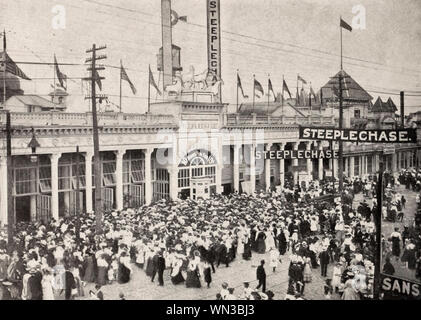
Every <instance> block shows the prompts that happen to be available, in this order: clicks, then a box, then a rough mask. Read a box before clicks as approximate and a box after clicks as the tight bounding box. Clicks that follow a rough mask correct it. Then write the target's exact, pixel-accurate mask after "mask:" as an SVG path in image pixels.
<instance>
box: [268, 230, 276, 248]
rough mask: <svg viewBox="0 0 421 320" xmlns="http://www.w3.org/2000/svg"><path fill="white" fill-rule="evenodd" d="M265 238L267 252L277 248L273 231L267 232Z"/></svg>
mask: <svg viewBox="0 0 421 320" xmlns="http://www.w3.org/2000/svg"><path fill="white" fill-rule="evenodd" d="M265 236H266V239H265V245H266V252H267V251H270V250H272V249H274V248H276V245H275V238H274V237H273V232H272V230H271V229H269V230H267V231H265Z"/></svg>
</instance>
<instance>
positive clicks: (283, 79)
mask: <svg viewBox="0 0 421 320" xmlns="http://www.w3.org/2000/svg"><path fill="white" fill-rule="evenodd" d="M284 83H285V78H284V75H282V97H281V99H282V117H283V116H284V92H285V90H284Z"/></svg>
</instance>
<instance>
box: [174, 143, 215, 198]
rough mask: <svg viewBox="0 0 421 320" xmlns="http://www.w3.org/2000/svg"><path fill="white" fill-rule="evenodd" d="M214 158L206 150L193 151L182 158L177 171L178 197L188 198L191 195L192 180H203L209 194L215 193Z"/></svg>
mask: <svg viewBox="0 0 421 320" xmlns="http://www.w3.org/2000/svg"><path fill="white" fill-rule="evenodd" d="M216 166H217V162H216V158H215V157H214V156H213V155H212V154H211V153H210V152H209V151H207V150H193V151H190V152H189V153H188V154H187V155H186V156H185V157H183V158H182V159H181V161H180V163H179V166H178V167H179V170H178V197H179V198H180V199H186V198H189V197H190V196H191V194H192V191H191V188H192V183H191V179H192V178H205V177H208V178H209V179H208V180H207V181H208V183H209V185H208V187H209V194H213V193H216Z"/></svg>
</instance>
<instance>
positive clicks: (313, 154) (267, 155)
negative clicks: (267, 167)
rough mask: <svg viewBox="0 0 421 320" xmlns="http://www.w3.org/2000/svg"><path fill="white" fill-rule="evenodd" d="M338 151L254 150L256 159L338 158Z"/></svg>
mask: <svg viewBox="0 0 421 320" xmlns="http://www.w3.org/2000/svg"><path fill="white" fill-rule="evenodd" d="M338 157H339V152H338V151H336V150H335V151H334V150H277V151H275V150H274V151H259V150H256V159H257V160H260V159H265V160H267V159H270V160H280V159H333V158H338Z"/></svg>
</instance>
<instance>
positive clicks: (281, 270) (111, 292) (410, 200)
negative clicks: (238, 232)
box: [85, 186, 416, 300]
mask: <svg viewBox="0 0 421 320" xmlns="http://www.w3.org/2000/svg"><path fill="white" fill-rule="evenodd" d="M397 190H398V191H399V192H401V194H404V195H405V197H406V198H407V204H406V208H405V209H404V212H405V218H404V221H403V222H397V223H390V222H383V224H382V228H383V231H382V232H383V234H384V235H385V236H389V235H390V234H391V233H392V231H393V228H394V227H395V226H397V227H399V228H400V230H402V229H403V226H404V225H408V224H410V223H412V221H413V218H414V213H415V206H416V203H415V196H416V193H415V192H412V191H408V190H405V188H404V187H402V186H399V187H397ZM361 201H363V195H362V194H361V193H360V194H358V195H357V196H356V197H355V199H354V208H357V206H358V204H359V203H360V202H361ZM371 201H372V200H371V199H370V200H368V203H369V204H371ZM261 259H265V260H266V261H269V254H264V255H261V254H257V253H254V254H253V259H252V260H251V261H244V260H241V259H236V260H235V261H234V262H233V263H231V265H230V267H229V268H226V267H225V266H222V265H221V266H220V267H219V268H217V270H216V273H215V274H212V284H211V288H209V289H208V288H206V287H205V286H206V284H205V283H204V282H203V281H202V285H203V286H204V287H203V288H200V289H193V288H186V287H185V285H184V284H181V285H178V286H174V285H173V284H172V283H171V280H170V276H169V271H168V270H167V271H166V272H165V273H164V282H165V284H164V287H159V286H158V285H157V279H156V280H155V283H151V281H150V278H149V277H147V276H146V274H145V272H144V271H143V270H140V269H139V268H137V267H136V266H134V265H133V270H134V272H133V275H132V279H131V280H130V282H129V283H127V284H123V285H120V284H117V283H114V284H112V285H107V286H104V287H103V289H102V290H103V292H104V295H105V299H107V300H108V299H118V298H119V294H120V293H124V295H125V297H126V299H128V300H139V299H140V300H143V299H145V300H146V299H147V300H149V299H152V300H155V299H157V300H162V299H164V300H170V299H174V300H213V299H215V296H216V294H217V293H219V292H220V290H221V284H222V283H223V282H228V284H229V286H230V287H234V288H235V294H236V295H239V294H240V293H241V288H242V284H243V282H244V281H249V282H250V284H251V287H255V286H256V285H257V281H256V280H255V279H256V267H257V265H258V263H259V261H260V260H261ZM393 264H394V266H395V268H396V275H398V276H402V277H409V278H414V277H415V275H414V273H413V272H412V271H410V270H408V269H406V268H405V265H404V264H402V263H401V262H400V261H393ZM288 265H289V258H288V256H287V255H285V256H284V257H282V263H280V264H279V267H278V268H277V269H276V272H275V273H273V272H272V270H271V269H270V267H269V266H268V265H267V266H266V273H267V275H268V277H267V290H272V291H273V292H274V293H275V297H274V299H276V300H279V299H281V300H282V299H284V297H285V294H286V291H287V285H288ZM331 269H332V266H329V269H328V276H329V277H330V276H331ZM323 284H324V278H322V277H321V276H320V269H315V270H313V281H312V282H311V283H309V284H306V288H305V293H304V294H305V296H304V298H305V299H308V300H324V296H323ZM85 289H86V293H88V292H89V290H91V289H93V285H92V284H88V285H87V287H86V288H85ZM338 298H339V296H338V295H335V294H334V296H333V297H332V299H338Z"/></svg>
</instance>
